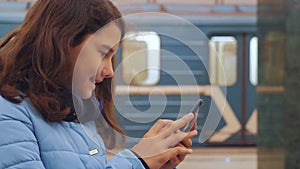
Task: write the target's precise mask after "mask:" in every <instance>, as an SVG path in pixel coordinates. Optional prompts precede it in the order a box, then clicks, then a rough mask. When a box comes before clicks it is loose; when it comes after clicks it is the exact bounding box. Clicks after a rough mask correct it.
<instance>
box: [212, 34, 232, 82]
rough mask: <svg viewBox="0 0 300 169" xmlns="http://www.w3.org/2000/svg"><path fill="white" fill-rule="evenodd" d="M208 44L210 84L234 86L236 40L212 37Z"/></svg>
mask: <svg viewBox="0 0 300 169" xmlns="http://www.w3.org/2000/svg"><path fill="white" fill-rule="evenodd" d="M210 42H211V47H210V65H209V66H210V70H209V71H210V82H211V84H215V85H221V86H232V85H234V83H235V82H236V80H237V40H236V39H235V38H234V37H232V36H213V37H212V38H211V40H210Z"/></svg>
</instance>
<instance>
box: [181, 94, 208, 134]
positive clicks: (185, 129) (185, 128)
mask: <svg viewBox="0 0 300 169" xmlns="http://www.w3.org/2000/svg"><path fill="white" fill-rule="evenodd" d="M203 103H204V101H203V100H202V99H199V100H198V101H197V102H196V104H195V105H194V107H193V108H192V110H191V112H192V113H193V114H194V118H193V119H192V120H191V121H190V122H188V123H187V124H186V125H185V126H183V127H182V128H181V131H183V132H188V131H190V130H191V129H192V127H193V125H194V124H195V122H196V121H197V116H196V115H197V114H198V111H199V107H200V106H201V105H202V104H203Z"/></svg>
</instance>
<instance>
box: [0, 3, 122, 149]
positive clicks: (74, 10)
mask: <svg viewBox="0 0 300 169" xmlns="http://www.w3.org/2000/svg"><path fill="white" fill-rule="evenodd" d="M120 18H121V14H120V12H119V11H118V9H117V8H116V7H115V6H114V5H113V4H112V3H111V2H110V1H109V0H38V1H37V2H36V3H35V5H34V6H33V7H32V8H30V9H29V10H28V12H27V14H26V16H25V19H24V21H23V23H22V24H21V25H20V26H19V27H18V28H16V29H15V30H13V31H11V32H10V33H9V34H7V35H6V36H5V37H4V38H3V39H2V40H1V42H0V94H1V95H2V97H4V98H6V99H7V100H9V101H11V102H13V103H20V102H22V101H23V100H24V99H25V98H28V97H29V98H30V101H31V102H32V104H33V105H34V107H35V108H36V109H37V110H38V111H39V112H40V113H41V114H42V115H43V117H44V118H45V119H46V120H47V121H50V122H60V121H62V120H63V119H64V118H65V117H66V116H67V115H68V113H69V112H70V108H68V107H67V108H66V107H65V106H64V105H61V104H62V103H61V100H60V97H61V96H60V95H61V93H60V91H61V89H62V88H64V87H63V84H64V83H65V82H66V80H68V79H71V78H70V77H72V73H73V69H74V62H75V61H74V60H75V59H74V58H72V57H74V56H71V55H70V51H71V48H72V47H75V46H76V45H78V44H80V43H81V42H83V40H84V38H85V37H86V35H87V34H92V33H95V32H96V31H97V30H98V29H100V28H101V27H103V26H104V25H106V24H108V23H109V22H111V21H115V20H117V21H118V22H117V23H118V24H119V26H120V30H121V32H122V35H123V34H124V22H123V20H122V19H120ZM95 93H96V97H97V98H99V99H101V100H102V103H103V109H102V111H101V113H102V115H103V117H104V118H105V119H106V121H107V122H108V124H110V126H112V127H113V128H114V129H115V130H116V131H118V132H120V133H122V134H124V132H123V130H122V129H121V128H120V127H119V126H118V124H117V122H116V119H115V116H114V113H113V98H112V79H105V80H104V81H103V82H102V83H101V84H98V85H97V87H96V91H95ZM113 143H114V142H113Z"/></svg>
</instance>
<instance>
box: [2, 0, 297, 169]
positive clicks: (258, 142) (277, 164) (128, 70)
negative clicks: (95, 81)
mask: <svg viewBox="0 0 300 169" xmlns="http://www.w3.org/2000/svg"><path fill="white" fill-rule="evenodd" d="M34 2H35V1H32V0H19V1H17V0H15V1H12V0H7V1H4V0H0V38H1V37H3V36H5V34H7V33H8V32H9V31H10V30H12V29H14V28H16V27H18V25H20V24H21V22H22V20H23V18H24V16H25V14H26V11H27V10H28V8H30V7H31V6H32V5H34ZM113 2H114V3H115V4H116V5H117V6H118V7H119V9H120V11H121V12H122V13H123V14H124V15H131V14H136V13H141V12H159V13H163V14H172V15H175V16H178V17H180V18H184V19H185V20H187V21H189V22H190V23H192V24H193V25H194V26H195V27H196V28H197V29H199V30H200V31H201V32H202V33H203V35H205V37H207V38H203V39H198V38H195V36H194V34H192V33H191V31H189V30H190V29H189V28H187V27H186V25H184V24H182V23H180V22H168V20H163V19H160V18H155V17H154V16H153V17H151V15H150V18H149V17H146V18H143V19H141V18H139V17H136V18H134V17H133V18H132V19H129V23H131V24H129V26H128V33H127V38H126V39H125V40H124V41H122V44H121V48H120V50H119V52H118V56H117V61H118V62H117V63H118V65H121V66H122V68H121V71H120V74H119V75H118V76H119V77H120V78H118V84H117V88H116V96H117V97H116V98H117V99H116V102H117V103H118V107H119V109H116V114H117V119H118V121H119V123H120V124H121V126H122V127H123V128H124V130H125V132H126V133H127V135H128V136H129V137H131V138H128V139H127V141H126V146H131V145H133V144H134V143H136V142H137V141H138V138H140V137H141V136H142V135H143V134H144V133H145V132H146V131H147V130H148V129H149V128H150V126H151V125H153V123H154V122H155V120H152V119H154V117H155V119H157V114H155V113H152V112H151V111H148V110H149V109H150V110H156V109H155V108H156V107H161V106H165V109H164V110H163V112H161V113H160V114H159V116H158V118H168V119H174V120H175V119H176V118H178V114H180V113H181V111H182V113H184V112H186V111H188V110H190V109H191V107H192V106H193V104H194V103H195V98H198V97H199V96H200V97H201V98H202V99H203V100H204V101H205V103H206V104H204V105H203V106H202V107H201V108H200V111H199V117H198V126H197V127H198V130H199V133H201V132H207V131H204V130H203V127H204V125H205V121H206V119H208V113H206V112H209V111H214V112H215V113H217V114H219V115H220V120H219V121H218V124H217V126H216V129H215V130H214V131H211V132H210V131H208V132H210V133H209V135H210V137H209V138H208V140H206V141H205V142H203V143H202V142H199V140H198V139H197V138H195V139H194V140H193V142H194V145H193V150H194V153H193V154H192V155H190V156H188V157H187V158H186V160H185V161H184V162H183V163H182V164H181V165H180V166H179V168H182V169H192V168H193V169H195V168H197V169H202V168H203V169H215V168H218V169H241V168H243V169H285V168H286V169H300V148H299V144H300V130H299V129H300V106H299V103H298V102H299V100H300V81H299V77H300V66H299V64H300V57H299V56H298V55H299V53H300V20H299V17H300V0H185V1H179V0H113ZM133 23H134V24H133ZM174 29H176V31H178V32H177V33H178V34H184V35H186V37H187V39H186V41H185V42H182V41H181V40H180V39H176V38H174V37H171V36H167V35H165V34H161V31H162V32H164V31H166V30H167V31H168V30H170V31H171V30H174ZM194 49H195V50H194ZM136 51H143V52H136ZM151 51H152V52H151ZM157 51H159V52H157ZM198 51H199V53H200V55H201V56H199V53H198ZM175 56H176V57H175ZM199 58H202V59H199ZM125 59H129V62H124V63H123V60H125ZM130 59H133V60H132V61H130ZM178 59H179V60H180V62H178ZM182 63H184V65H186V66H187V67H188V69H183V68H182V69H181V68H180V64H182ZM170 65H171V66H170ZM178 65H179V66H178ZM223 72H225V73H223ZM190 76H192V77H193V78H194V79H195V81H193V82H192V81H190V80H188V79H189V77H190ZM178 78H179V79H181V80H182V82H181V83H180V84H179V83H178V81H177V79H178ZM212 89H214V90H215V91H217V93H216V94H214V95H212V92H211V90H212ZM153 91H160V92H154V93H153ZM149 94H151V98H149ZM161 95H163V98H164V99H165V100H166V103H164V102H162V101H161V100H160V99H161ZM220 99H225V103H224V105H225V107H224V108H223V107H222V103H220ZM150 102H151V105H150ZM162 104H164V105H162ZM132 107H133V108H134V109H135V110H138V111H135V112H132V111H131V110H132ZM151 108H153V109H151ZM119 110H121V111H122V112H120V111H119ZM202 130H203V131H202Z"/></svg>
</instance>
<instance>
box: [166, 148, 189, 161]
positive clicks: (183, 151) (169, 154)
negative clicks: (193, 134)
mask: <svg viewBox="0 0 300 169" xmlns="http://www.w3.org/2000/svg"><path fill="white" fill-rule="evenodd" d="M192 152H193V151H192V149H188V148H185V147H174V148H170V149H169V150H168V151H166V152H164V153H163V154H164V155H163V157H164V160H165V162H167V161H168V160H170V159H172V158H175V157H177V156H179V155H180V156H185V155H187V154H192Z"/></svg>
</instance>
